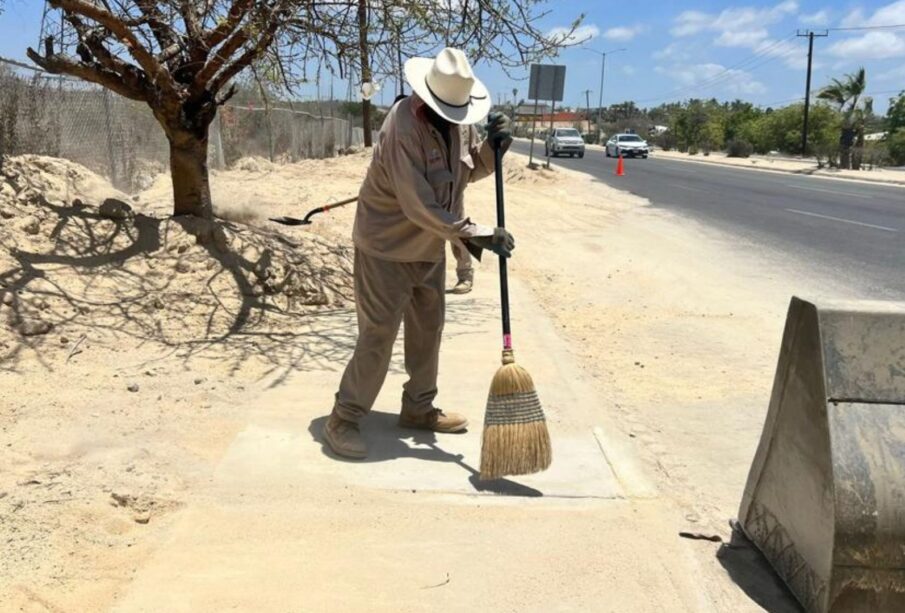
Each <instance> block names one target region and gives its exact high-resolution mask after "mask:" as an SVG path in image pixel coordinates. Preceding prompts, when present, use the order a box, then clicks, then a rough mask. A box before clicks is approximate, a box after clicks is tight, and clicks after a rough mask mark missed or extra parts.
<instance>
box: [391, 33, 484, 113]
mask: <svg viewBox="0 0 905 613" xmlns="http://www.w3.org/2000/svg"><path fill="white" fill-rule="evenodd" d="M405 79H406V80H407V81H408V82H409V85H410V86H411V88H412V90H413V91H414V92H415V93H416V94H418V97H419V98H421V99H422V100H424V102H425V103H426V104H427V105H428V106H429V107H431V108H432V109H434V111H436V112H437V114H438V115H440V117H442V118H443V119H446V120H447V121H450V122H452V123H457V124H464V125H470V124H473V123H478V122H479V121H481V119H483V118H484V117H486V116H487V113H488V112H490V106H491V102H492V100H491V98H490V92H488V91H487V88H486V87H484V84H483V83H481V82H480V81H478V80H477V79H476V78H475V76H474V73H473V72H472V71H471V64H469V63H468V58H467V57H465V54H464V53H462V51H460V50H459V49H452V48H450V47H447V48H446V49H444V50H443V51H441V52H440V53H439V54H438V55H437V57H436V59H434V58H429V57H413V58H411V59H410V60H409V61H407V62H406V63H405Z"/></svg>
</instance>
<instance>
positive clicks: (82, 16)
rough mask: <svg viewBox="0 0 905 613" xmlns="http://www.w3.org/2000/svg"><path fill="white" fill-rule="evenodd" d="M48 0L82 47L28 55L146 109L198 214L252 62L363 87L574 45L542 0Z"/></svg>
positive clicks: (289, 81)
mask: <svg viewBox="0 0 905 613" xmlns="http://www.w3.org/2000/svg"><path fill="white" fill-rule="evenodd" d="M0 2H2V0H0ZM48 2H49V3H50V5H51V6H52V7H53V8H56V9H59V10H60V11H61V13H62V18H63V20H64V21H65V22H66V24H67V25H68V26H69V27H71V28H72V29H73V30H74V31H75V34H76V36H75V37H73V39H74V40H75V41H76V43H75V44H74V45H73V47H74V48H72V49H68V48H66V47H65V45H63V44H62V43H61V47H62V48H60V49H59V50H57V48H56V47H55V45H54V41H53V40H52V39H48V40H45V44H44V53H43V54H41V53H38V52H37V51H35V50H34V49H29V50H28V56H29V58H31V60H32V61H33V62H35V63H36V64H37V65H39V66H41V67H42V68H44V69H45V70H47V71H48V72H51V73H58V74H67V75H71V76H75V77H78V78H80V79H84V80H86V81H90V82H92V83H97V84H99V85H102V86H103V87H106V88H107V89H110V90H111V91H113V92H115V93H117V94H120V95H121V96H124V97H126V98H129V99H131V100H138V101H142V102H145V103H146V104H148V106H150V108H151V110H152V112H153V113H154V117H155V118H156V119H157V121H158V122H159V123H160V125H161V126H162V127H163V130H164V132H165V133H166V136H167V139H168V140H169V142H170V169H171V172H172V181H173V196H174V201H175V207H174V212H175V214H176V215H197V216H200V217H210V216H211V214H212V207H211V196H210V184H209V178H208V168H207V140H208V128H209V126H210V123H211V121H213V119H214V117H215V116H216V112H217V107H218V106H220V105H222V104H224V103H225V102H226V101H227V100H228V99H229V98H230V97H231V96H232V95H233V94H234V93H235V88H234V87H232V86H230V81H231V80H232V79H233V78H234V77H236V76H237V75H238V74H239V73H241V72H242V71H243V70H245V69H246V68H248V67H249V66H251V65H252V64H255V63H262V64H266V65H267V66H269V67H271V68H273V70H272V71H269V72H272V73H273V74H278V75H279V79H280V80H282V81H283V83H284V84H285V85H286V86H288V87H290V88H291V87H292V85H293V84H295V83H298V82H301V81H307V80H308V71H309V69H316V70H317V71H318V72H320V70H321V69H327V70H335V69H337V68H338V69H339V71H340V75H342V74H343V73H344V72H347V71H349V70H354V71H356V72H357V73H358V74H359V75H360V76H361V79H362V81H363V82H366V81H369V80H370V79H371V75H372V73H374V74H376V75H378V76H379V75H390V74H398V72H399V68H400V66H399V64H400V58H401V56H402V54H405V55H416V54H425V53H428V52H431V51H433V50H436V49H437V48H439V47H443V46H456V47H461V48H463V49H465V50H466V51H467V52H468V53H469V55H470V56H471V58H472V59H473V60H475V61H482V60H483V61H487V62H492V63H496V64H499V65H501V66H503V67H504V68H507V69H509V68H515V67H521V66H524V65H525V64H526V63H527V62H529V61H533V60H536V59H539V58H542V57H545V56H548V55H551V54H555V52H556V51H557V50H558V49H559V48H561V47H563V46H566V45H567V44H571V42H574V41H572V31H571V30H569V31H567V32H565V33H563V34H560V35H557V36H556V37H550V36H547V35H546V34H544V32H543V31H541V30H540V29H539V27H538V22H539V20H541V19H543V17H545V16H546V14H547V13H546V12H543V11H539V10H538V8H537V7H538V6H539V5H541V4H543V2H544V0H429V1H423V0H345V1H344V0H204V1H200V0H197V1H196V0H48ZM577 25H578V20H577V21H576V22H575V23H573V26H572V29H573V30H574V27H575V26H577ZM57 42H60V41H57ZM579 42H580V41H579ZM369 129H370V126H368V125H367V123H366V124H365V131H366V132H368V131H369Z"/></svg>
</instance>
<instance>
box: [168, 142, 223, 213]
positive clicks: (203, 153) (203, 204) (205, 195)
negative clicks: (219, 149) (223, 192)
mask: <svg viewBox="0 0 905 613" xmlns="http://www.w3.org/2000/svg"><path fill="white" fill-rule="evenodd" d="M170 174H171V175H172V178H173V202H174V209H173V214H174V215H194V216H196V217H201V218H204V219H211V217H213V207H212V205H211V187H210V179H209V176H208V168H207V133H206V131H205V134H204V138H198V137H197V136H196V135H195V134H192V133H180V134H178V135H175V137H172V136H171V137H170Z"/></svg>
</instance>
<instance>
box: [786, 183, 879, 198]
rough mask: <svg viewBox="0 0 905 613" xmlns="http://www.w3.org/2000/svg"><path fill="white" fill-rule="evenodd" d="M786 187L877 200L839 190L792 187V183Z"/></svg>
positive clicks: (865, 195)
mask: <svg viewBox="0 0 905 613" xmlns="http://www.w3.org/2000/svg"><path fill="white" fill-rule="evenodd" d="M786 187H791V188H792V189H804V190H807V191H809V192H823V193H824V194H835V195H836V196H854V197H855V198H871V199H873V198H876V196H871V195H869V194H856V193H853V192H846V191H840V190H838V189H821V188H819V187H805V186H803V185H792V184H791V183H786Z"/></svg>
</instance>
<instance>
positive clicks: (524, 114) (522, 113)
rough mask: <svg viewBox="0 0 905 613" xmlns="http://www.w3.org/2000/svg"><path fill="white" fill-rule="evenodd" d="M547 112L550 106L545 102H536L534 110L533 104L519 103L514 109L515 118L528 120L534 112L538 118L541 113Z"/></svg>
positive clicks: (533, 115)
mask: <svg viewBox="0 0 905 613" xmlns="http://www.w3.org/2000/svg"><path fill="white" fill-rule="evenodd" d="M549 112H550V106H549V105H547V104H538V105H537V110H536V111H535V108H534V105H533V104H520V105H519V106H518V107H516V109H515V120H516V121H528V122H530V121H531V120H532V119H534V117H535V113H536V114H537V117H538V118H540V116H541V115H543V114H545V113H549Z"/></svg>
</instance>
